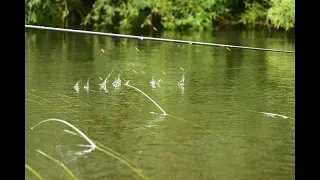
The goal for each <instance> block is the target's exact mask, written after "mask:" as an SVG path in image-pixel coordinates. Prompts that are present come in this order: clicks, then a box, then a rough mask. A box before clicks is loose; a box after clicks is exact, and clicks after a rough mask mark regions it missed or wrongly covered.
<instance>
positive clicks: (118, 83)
mask: <svg viewBox="0 0 320 180" xmlns="http://www.w3.org/2000/svg"><path fill="white" fill-rule="evenodd" d="M112 86H113V87H114V88H116V89H118V88H119V87H120V86H121V79H120V74H119V75H118V78H117V79H115V80H114V82H113V83H112Z"/></svg>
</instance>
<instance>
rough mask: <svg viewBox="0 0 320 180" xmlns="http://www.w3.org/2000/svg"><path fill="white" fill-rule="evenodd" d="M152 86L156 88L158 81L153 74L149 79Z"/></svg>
mask: <svg viewBox="0 0 320 180" xmlns="http://www.w3.org/2000/svg"><path fill="white" fill-rule="evenodd" d="M149 83H150V84H151V87H152V88H156V81H155V80H154V76H152V79H151V80H150V81H149Z"/></svg>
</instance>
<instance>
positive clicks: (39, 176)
mask: <svg viewBox="0 0 320 180" xmlns="http://www.w3.org/2000/svg"><path fill="white" fill-rule="evenodd" d="M25 167H26V168H27V169H28V170H29V171H30V172H31V173H32V174H34V175H35V176H36V177H37V178H38V179H40V180H44V178H43V177H42V176H41V175H40V174H39V173H38V172H37V171H36V170H34V169H33V168H32V167H30V166H29V165H28V164H25Z"/></svg>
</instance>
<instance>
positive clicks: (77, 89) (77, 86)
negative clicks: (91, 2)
mask: <svg viewBox="0 0 320 180" xmlns="http://www.w3.org/2000/svg"><path fill="white" fill-rule="evenodd" d="M79 82H80V81H78V82H77V83H76V85H74V86H73V87H74V90H76V92H77V93H78V92H79V89H80V88H79Z"/></svg>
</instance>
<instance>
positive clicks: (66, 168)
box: [36, 149, 77, 179]
mask: <svg viewBox="0 0 320 180" xmlns="http://www.w3.org/2000/svg"><path fill="white" fill-rule="evenodd" d="M36 151H37V152H38V153H40V154H42V155H43V156H45V157H47V158H49V159H50V160H52V161H54V162H55V163H57V164H59V165H60V166H62V167H63V169H64V170H66V171H67V172H68V173H69V174H70V176H71V177H72V178H73V179H77V178H76V176H75V175H74V174H73V173H72V171H71V170H70V169H69V168H68V167H67V166H66V165H64V164H63V163H62V162H60V161H59V160H57V159H55V158H53V157H51V156H49V155H48V154H46V153H44V152H42V151H40V150H37V149H36Z"/></svg>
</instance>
